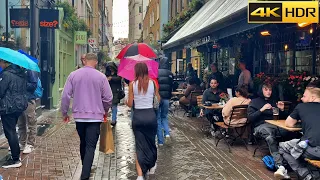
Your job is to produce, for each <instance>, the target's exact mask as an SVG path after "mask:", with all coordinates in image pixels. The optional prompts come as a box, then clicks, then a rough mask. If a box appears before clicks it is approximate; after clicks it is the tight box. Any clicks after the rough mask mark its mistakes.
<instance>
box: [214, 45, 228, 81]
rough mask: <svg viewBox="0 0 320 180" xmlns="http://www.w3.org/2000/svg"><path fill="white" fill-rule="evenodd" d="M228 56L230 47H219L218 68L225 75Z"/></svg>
mask: <svg viewBox="0 0 320 180" xmlns="http://www.w3.org/2000/svg"><path fill="white" fill-rule="evenodd" d="M229 58H230V48H229V47H225V48H221V49H219V52H218V58H217V59H218V61H217V63H218V68H219V71H221V72H222V73H223V74H224V75H227V74H228V72H229Z"/></svg>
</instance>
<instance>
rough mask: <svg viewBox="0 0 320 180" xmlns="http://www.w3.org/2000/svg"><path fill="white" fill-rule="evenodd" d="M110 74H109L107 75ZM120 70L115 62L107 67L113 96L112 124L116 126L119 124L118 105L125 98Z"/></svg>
mask: <svg viewBox="0 0 320 180" xmlns="http://www.w3.org/2000/svg"><path fill="white" fill-rule="evenodd" d="M107 72H108V73H107ZM117 73H118V68H117V65H116V64H115V63H114V62H111V63H109V65H108V66H107V67H106V76H107V78H108V80H109V83H110V87H111V90H112V94H113V100H112V108H111V110H112V122H111V125H113V126H115V125H116V124H117V113H118V104H119V103H120V100H121V99H123V98H124V96H125V95H124V90H123V87H122V78H121V77H120V76H118V74H117Z"/></svg>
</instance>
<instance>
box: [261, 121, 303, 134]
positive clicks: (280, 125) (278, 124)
mask: <svg viewBox="0 0 320 180" xmlns="http://www.w3.org/2000/svg"><path fill="white" fill-rule="evenodd" d="M285 121H286V120H266V123H269V124H272V125H275V126H277V127H279V128H282V129H285V130H287V131H291V132H297V131H301V130H302V128H289V127H287V126H286V125H285Z"/></svg>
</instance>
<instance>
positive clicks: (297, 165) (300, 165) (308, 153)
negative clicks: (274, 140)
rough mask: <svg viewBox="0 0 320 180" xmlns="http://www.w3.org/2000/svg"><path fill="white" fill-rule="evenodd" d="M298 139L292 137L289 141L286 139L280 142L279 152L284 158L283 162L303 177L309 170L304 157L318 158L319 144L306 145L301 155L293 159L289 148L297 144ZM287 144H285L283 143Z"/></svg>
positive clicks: (319, 158) (319, 155) (319, 156)
mask: <svg viewBox="0 0 320 180" xmlns="http://www.w3.org/2000/svg"><path fill="white" fill-rule="evenodd" d="M298 142H299V141H298V139H293V140H291V141H287V142H284V143H280V145H279V152H280V154H281V155H282V157H283V158H284V159H282V160H285V161H283V163H284V164H286V163H288V164H289V165H290V167H291V169H292V170H294V171H295V172H296V173H298V175H299V176H300V177H302V178H305V177H306V176H307V175H308V174H309V173H310V172H309V170H308V168H307V166H308V163H307V162H306V161H305V160H304V159H305V158H309V159H312V160H320V146H317V147H311V146H308V147H307V148H306V149H305V151H304V152H303V154H302V155H301V157H299V158H298V159H295V158H294V157H293V156H292V155H291V154H292V152H291V150H292V149H293V148H294V147H295V146H296V145H297V143H298ZM285 144H287V145H285Z"/></svg>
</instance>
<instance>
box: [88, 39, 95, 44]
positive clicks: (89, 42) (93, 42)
mask: <svg viewBox="0 0 320 180" xmlns="http://www.w3.org/2000/svg"><path fill="white" fill-rule="evenodd" d="M88 44H90V45H96V44H97V38H89V39H88Z"/></svg>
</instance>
